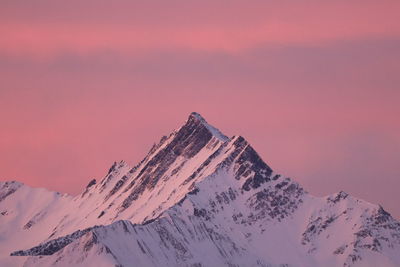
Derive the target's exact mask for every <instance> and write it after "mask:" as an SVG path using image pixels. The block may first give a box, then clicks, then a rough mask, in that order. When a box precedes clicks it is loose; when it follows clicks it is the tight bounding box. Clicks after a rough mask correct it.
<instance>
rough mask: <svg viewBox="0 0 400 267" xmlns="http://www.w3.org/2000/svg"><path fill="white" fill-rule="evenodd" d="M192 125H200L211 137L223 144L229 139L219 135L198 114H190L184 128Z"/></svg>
mask: <svg viewBox="0 0 400 267" xmlns="http://www.w3.org/2000/svg"><path fill="white" fill-rule="evenodd" d="M192 125H196V126H199V125H202V126H204V127H205V128H206V129H207V130H208V132H210V133H211V134H212V136H214V137H216V138H218V139H219V140H220V141H223V142H225V141H227V140H228V139H229V138H228V137H227V136H226V135H224V134H223V133H221V131H220V130H218V129H217V128H215V127H214V126H212V125H210V124H209V123H208V122H207V121H206V120H205V119H204V117H203V116H201V115H200V113H197V112H192V113H190V115H189V118H188V119H187V121H186V124H185V126H192ZM185 126H184V127H185Z"/></svg>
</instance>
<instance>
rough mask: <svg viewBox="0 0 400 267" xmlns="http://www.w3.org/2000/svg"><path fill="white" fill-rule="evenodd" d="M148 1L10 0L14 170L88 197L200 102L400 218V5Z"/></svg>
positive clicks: (5, 106)
mask: <svg viewBox="0 0 400 267" xmlns="http://www.w3.org/2000/svg"><path fill="white" fill-rule="evenodd" d="M83 2H84V3H83ZM132 2H135V3H132ZM143 2H145V3H138V2H137V1H112V2H110V1H103V0H98V1H64V2H60V1H51V0H43V1H35V2H34V3H33V2H32V3H30V2H27V1H18V0H13V1H2V2H1V3H0V34H1V38H0V82H1V83H0V122H1V128H0V129H1V131H0V151H1V153H0V179H1V180H19V181H22V182H24V183H27V184H28V185H31V186H35V187H47V188H49V189H52V190H58V191H62V192H68V193H72V194H76V193H78V192H80V191H81V190H82V188H83V187H84V186H85V185H86V184H87V183H88V181H89V180H90V179H92V178H97V179H100V178H101V177H102V176H103V175H104V174H105V173H106V171H107V169H108V168H109V167H110V165H111V164H112V163H113V161H117V160H121V159H124V160H126V161H128V162H129V163H131V164H135V163H136V162H138V161H139V160H141V159H142V158H143V157H144V156H145V154H146V153H147V151H148V149H149V148H150V147H151V145H152V144H153V143H154V142H157V141H158V140H159V139H160V137H161V136H162V135H165V134H168V133H169V132H171V131H172V130H173V129H174V128H177V127H179V126H180V125H181V124H182V123H183V122H184V121H185V120H186V117H187V116H188V115H189V113H190V112H192V111H197V112H199V113H201V114H202V115H203V116H204V117H205V118H206V119H207V120H208V121H209V122H210V123H211V124H213V125H215V126H216V127H218V128H220V129H221V130H222V131H223V132H224V133H226V134H227V135H237V134H240V135H242V136H244V137H245V138H246V139H248V140H249V141H250V143H251V144H252V145H253V146H254V147H255V148H256V150H257V151H258V152H259V153H260V154H261V156H262V157H263V159H264V160H265V161H266V162H267V163H268V164H269V165H270V166H271V167H272V168H273V169H275V170H277V171H279V172H282V173H284V174H285V175H288V176H290V177H292V178H294V179H295V180H297V181H298V182H300V183H301V184H302V185H303V186H304V187H305V188H306V189H307V190H308V191H310V192H311V193H312V194H314V195H325V194H330V193H334V192H336V191H339V190H344V191H347V192H349V193H351V194H353V195H355V196H357V197H360V198H363V199H366V200H368V201H370V202H374V203H379V204H382V205H383V206H384V207H385V208H386V209H387V210H388V211H389V212H391V213H392V214H393V215H395V216H396V217H397V218H399V217H400V207H399V205H398V203H399V202H400V194H399V193H398V188H399V187H400V180H399V178H400V167H399V159H400V124H399V116H400V107H399V106H400V105H399V100H400V20H399V19H398V14H399V12H400V2H399V1H397V0H393V1H382V0H379V1H369V0H363V1H357V0H356V1H329V3H328V2H326V1H308V0H299V1H285V0H283V1H245V2H244V1H218V2H217V3H216V1H200V2H195V1H143Z"/></svg>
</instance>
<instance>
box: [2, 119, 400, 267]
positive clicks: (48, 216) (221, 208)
mask: <svg viewBox="0 0 400 267" xmlns="http://www.w3.org/2000/svg"><path fill="white" fill-rule="evenodd" d="M5 184H6V183H3V184H2V183H0V198H1V196H2V195H4V196H5V195H7V194H8V195H7V196H5V197H3V200H0V212H4V211H2V210H1V209H5V207H6V204H5V203H7V204H9V208H8V210H7V211H6V212H8V215H2V216H3V218H2V217H1V216H0V220H2V221H3V222H4V223H5V225H8V226H9V225H11V224H13V226H12V227H11V226H9V227H10V229H13V230H14V231H15V234H10V233H8V232H9V231H5V232H7V233H5V232H2V231H0V237H2V239H5V240H9V242H10V244H11V245H9V246H6V245H5V244H4V242H3V243H2V242H0V252H2V253H4V252H6V253H7V252H8V254H7V256H8V255H10V253H13V255H30V257H28V259H27V260H26V262H25V264H26V266H35V265H38V264H40V265H41V266H65V265H66V266H68V265H71V264H73V265H82V266H87V265H88V264H89V265H94V264H93V262H97V263H96V265H97V264H100V266H101V264H102V263H101V261H104V263H107V264H108V265H107V264H106V265H104V266H114V265H121V266H130V265H129V263H130V262H132V260H135V261H138V262H142V263H143V264H145V266H160V265H161V263H164V266H176V265H184V266H213V265H214V266H215V265H218V266H224V265H227V266H236V265H237V266H281V265H282V266H283V265H285V264H288V266H320V265H321V264H322V265H324V266H353V265H354V266H357V264H360V263H362V264H363V265H364V266H368V265H365V263H366V262H365V261H366V260H369V261H371V259H370V257H372V259H378V262H379V263H382V262H384V263H385V264H386V265H387V266H396V264H398V263H400V258H399V257H398V256H396V255H395V254H396V252H399V248H400V224H399V223H398V222H397V221H396V220H395V219H394V218H392V217H391V215H390V214H389V213H387V212H386V211H385V210H384V209H383V208H382V207H380V206H376V205H373V204H370V203H367V202H365V201H361V200H358V199H355V198H353V197H351V196H349V195H348V194H347V193H344V192H338V193H335V194H332V195H329V196H326V197H322V198H318V197H314V196H312V195H310V194H309V193H308V192H306V191H305V190H304V189H303V188H302V187H301V186H300V185H299V184H298V183H296V182H295V181H293V180H292V179H290V178H288V177H284V176H282V175H280V174H278V173H276V172H274V171H273V170H272V169H271V168H270V167H269V166H268V165H267V164H266V163H265V162H264V161H263V160H262V159H261V157H260V156H259V155H258V154H257V152H256V151H255V150H254V148H253V147H252V146H251V145H250V144H249V143H248V142H247V141H246V140H245V139H244V138H243V137H241V136H233V137H231V138H228V137H226V136H225V135H223V134H222V133H221V132H220V131H219V130H217V129H216V128H215V127H213V126H211V125H209V124H208V123H207V122H206V120H205V119H204V118H203V117H201V115H199V114H198V113H191V114H190V116H189V118H188V119H187V121H186V122H185V124H184V125H183V126H182V127H180V128H179V129H177V130H175V131H173V132H172V133H171V134H170V135H168V136H164V137H163V138H161V140H160V142H159V143H158V144H155V145H154V146H153V147H152V148H151V149H150V151H149V153H148V154H147V155H146V157H145V158H144V159H143V160H142V161H141V162H140V163H139V164H137V165H136V166H134V167H131V166H129V165H128V164H127V163H126V162H124V161H120V162H115V163H114V164H113V165H112V166H111V168H110V169H109V171H108V173H107V174H106V175H105V176H104V177H103V178H102V179H101V180H100V181H99V182H95V181H93V180H91V181H90V182H89V184H88V186H87V187H86V188H85V189H84V191H83V192H82V193H81V194H79V195H78V196H75V197H71V196H68V195H62V194H57V193H55V194H52V193H49V194H43V192H42V196H40V197H39V196H36V193H34V192H33V191H34V190H33V191H32V190H29V189H27V187H26V186H18V185H12V186H10V185H7V190H6V189H4V186H5ZM15 187H18V188H17V189H16V190H14V189H15ZM10 188H11V189H10ZM21 188H22V189H21ZM19 189H21V190H22V191H20V192H19ZM10 190H11V191H13V190H14V192H12V193H9V192H11V191H10ZM3 191H4V192H5V193H4V192H3ZM25 191H26V192H25ZM24 194H28V195H29V194H30V195H31V196H34V198H38V199H39V200H40V201H41V204H40V205H38V206H41V207H44V208H42V209H41V208H37V209H34V210H32V211H31V210H29V208H28V206H29V205H27V203H26V197H25V198H23V197H22V196H24ZM17 195H18V197H17ZM45 195H46V197H45ZM13 196H14V197H13ZM12 198H15V199H16V200H13V199H12ZM39 200H37V201H39ZM37 201H36V202H37ZM15 202H17V204H18V205H16V204H15ZM14 206H19V207H21V206H22V209H23V210H24V212H25V211H26V210H27V211H28V212H26V213H27V214H26V216H25V217H24V218H21V217H23V216H22V215H21V214H18V210H17V208H16V207H14ZM25 206H27V207H25ZM10 207H11V208H10ZM19 213H20V212H19ZM43 225H47V226H51V227H50V230H46V229H44V228H45V227H44V226H43ZM127 225H128V226H127ZM93 227H94V228H93ZM125 228H126V229H128V228H129V229H130V231H129V234H128V232H126V229H125ZM85 229H86V230H85ZM87 229H89V230H87ZM138 229H140V230H138ZM78 231H81V232H82V231H83V233H81V232H78ZM85 231H86V232H85ZM138 231H143V232H144V233H148V234H138V233H142V232H138ZM27 233H30V235H32V236H35V238H33V239H32V240H27V241H26V242H24V244H25V245H24V244H18V242H16V241H15V240H18V238H19V237H20V236H25V235H26V234H27ZM74 233H79V234H75V235H74ZM121 233H125V234H126V236H128V237H129V238H128V237H124V238H122V239H121V240H116V239H115V236H121ZM277 233H279V235H277ZM71 236H72V237H71ZM99 237H101V238H99ZM94 239H95V241H96V242H97V243H96V242H95V241H94ZM268 240H272V241H268ZM13 241H14V242H13ZM88 242H89V243H91V244H92V245H86V244H87V243H88ZM19 243H21V242H19ZM49 244H50V245H52V244H62V245H63V246H60V245H54V248H53V250H51V251H52V252H53V253H52V254H50V255H47V256H44V254H43V253H42V254H40V253H39V254H36V255H37V256H32V255H33V254H32V253H31V252H30V251H32V249H33V248H35V251H40V250H41V248H45V247H48V246H49ZM95 244H97V245H95ZM1 245H3V247H2V246H1ZM160 246H161V248H159V247H160ZM288 246H289V248H290V249H289V250H288V249H287V247H288ZM285 247H286V249H284V248H285ZM56 248H57V249H56ZM91 248H93V249H94V250H95V251H96V253H94V254H91V253H92V252H91ZM121 248H123V250H124V251H125V250H126V253H127V254H132V255H135V256H134V257H133V258H132V257H130V256H127V255H125V254H123V253H122V254H121V252H120V251H119V250H120V249H121ZM6 250H8V251H6ZM202 250H204V251H207V255H209V261H206V260H205V259H204V257H201V256H200V254H201V252H198V251H202ZM285 250H287V251H288V254H287V255H284V254H282V251H285ZM99 253H100V254H99ZM199 253H200V254H199ZM371 253H372V254H371ZM39 255H41V256H39ZM155 255H157V256H155ZM162 255H164V256H162ZM371 255H373V256H371ZM19 257H21V256H18V257H17V256H13V258H19ZM74 257H78V258H79V261H76V259H74ZM99 259H101V260H99ZM7 260H10V259H7ZM202 260H203V262H202ZM99 261H100V262H99ZM0 263H1V258H0ZM113 264H114V265H113ZM390 264H391V265H390ZM16 266H18V265H16ZM371 266H373V265H371Z"/></svg>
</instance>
